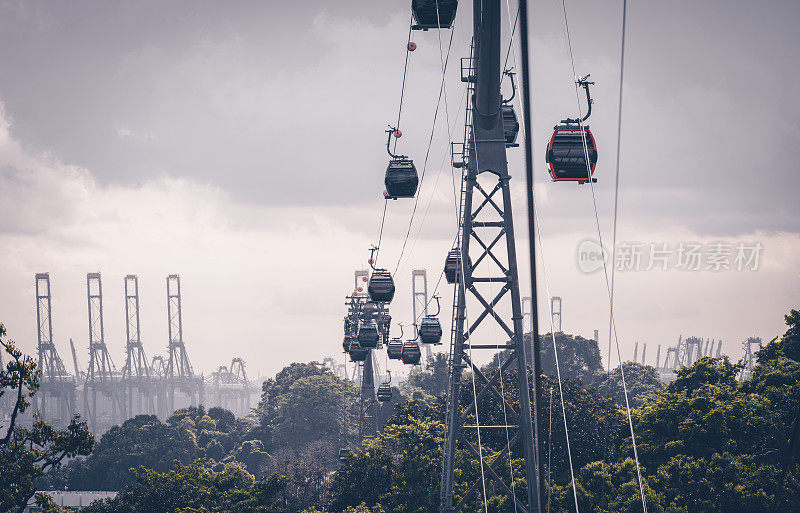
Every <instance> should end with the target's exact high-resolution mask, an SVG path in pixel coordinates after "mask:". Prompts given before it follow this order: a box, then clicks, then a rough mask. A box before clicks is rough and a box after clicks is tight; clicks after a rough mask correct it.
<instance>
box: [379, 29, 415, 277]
mask: <svg viewBox="0 0 800 513" xmlns="http://www.w3.org/2000/svg"><path fill="white" fill-rule="evenodd" d="M413 16H414V15H413V14H412V15H411V18H410V19H409V22H408V36H407V40H406V59H405V63H404V64H403V81H402V83H401V85H400V105H399V107H398V108H397V123H396V125H395V127H396V128H397V129H398V130H399V129H400V117H401V116H402V114H403V99H404V98H405V94H406V78H407V77H408V54H409V53H410V52H411V50H410V48H409V47H408V45H409V43H410V42H411V27H412V26H413V24H414V18H413ZM392 152H393V153H397V137H395V139H394V147H393V149H392ZM387 204H388V198H386V199H384V204H383V217H382V218H381V227H380V233H379V234H378V246H377V247H378V249H377V250H376V252H375V261H374V264H373V265H375V266H377V264H378V255H379V254H380V251H381V238H382V237H383V224H384V221H385V220H386V205H387Z"/></svg>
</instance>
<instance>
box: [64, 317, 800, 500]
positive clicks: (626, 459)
mask: <svg viewBox="0 0 800 513" xmlns="http://www.w3.org/2000/svg"><path fill="white" fill-rule="evenodd" d="M786 322H787V326H788V329H787V331H786V333H785V334H784V335H783V336H782V337H780V338H776V339H774V340H773V341H771V342H770V343H769V344H767V345H766V346H765V347H764V349H762V350H761V351H760V352H759V353H758V364H757V365H756V367H755V369H754V370H753V373H752V375H751V376H750V377H749V378H748V379H747V380H741V369H742V365H741V364H735V363H732V362H730V361H728V360H727V359H726V358H702V359H700V360H698V361H697V362H695V363H694V364H693V365H692V366H691V367H684V368H681V369H680V370H678V371H677V374H676V377H675V379H674V380H673V381H672V382H671V383H669V384H668V385H666V386H664V385H662V384H661V383H660V382H659V381H658V375H657V373H656V372H655V370H654V369H653V368H651V367H647V366H644V365H640V364H637V363H632V362H628V363H626V364H624V366H623V368H622V369H619V368H618V369H616V370H614V371H612V372H611V373H606V372H604V371H602V370H600V363H599V352H598V351H597V344H596V343H594V341H589V340H586V339H581V338H580V337H571V336H569V335H566V334H562V333H559V334H557V335H556V345H557V346H559V352H560V351H561V347H563V348H564V351H565V352H564V356H562V355H561V354H559V357H560V358H559V363H560V364H561V369H562V377H563V378H565V379H563V380H562V381H561V382H560V383H559V382H558V380H556V379H555V378H554V377H553V376H552V375H551V374H550V373H548V372H545V375H544V376H542V378H541V380H542V397H541V402H540V415H541V416H540V422H539V426H538V428H539V433H540V436H541V450H542V454H543V456H544V458H545V459H544V461H547V462H549V463H548V464H547V472H546V474H545V475H546V476H547V478H548V482H547V490H548V496H547V497H546V499H545V500H546V501H547V505H548V506H549V510H550V511H551V512H552V513H566V512H570V511H574V510H575V502H577V503H578V506H579V507H580V510H581V511H585V512H595V513H612V512H614V513H619V512H631V513H634V512H635V513H638V512H640V511H642V498H641V496H640V491H639V478H638V475H639V473H641V476H642V485H643V490H644V496H645V499H646V501H647V510H648V511H649V512H651V513H652V512H655V513H690V512H691V513H711V512H720V511H722V512H767V511H769V512H776V513H789V512H794V511H800V474H798V470H797V467H796V465H791V466H790V471H789V472H788V474H787V475H786V476H785V477H784V475H783V469H784V464H785V463H786V461H787V456H789V453H788V450H789V444H788V441H789V438H790V434H791V431H792V426H793V424H794V423H795V422H797V421H798V412H800V362H798V361H797V360H796V357H798V356H800V355H798V351H797V348H800V312H798V311H796V310H792V312H790V314H789V315H787V316H786ZM548 340H549V341H550V345H551V346H552V339H551V338H549V337H548ZM497 363H498V361H497V360H493V361H491V362H490V363H488V364H487V365H486V366H485V367H484V368H482V369H481V372H476V373H475V376H473V375H472V374H471V373H469V372H465V373H464V379H463V383H462V385H463V386H462V388H461V390H460V394H461V398H460V399H461V401H462V404H468V403H469V402H470V401H474V399H473V388H472V386H473V379H475V382H476V383H478V390H480V388H481V386H482V381H481V379H482V378H480V374H484V375H489V374H491V373H493V372H495V371H496V370H497ZM545 370H547V369H545ZM551 370H553V369H551ZM622 370H624V372H625V378H626V384H627V387H628V395H629V400H630V405H631V408H632V409H631V412H630V413H631V423H632V425H633V431H634V433H635V434H636V438H635V444H636V450H637V451H638V455H639V461H640V464H641V465H640V468H639V469H637V466H636V463H635V460H634V458H633V456H634V439H633V438H632V436H631V430H630V426H629V421H628V416H627V411H626V409H625V407H624V404H625V401H624V396H623V395H622V387H621V371H622ZM445 372H446V359H445V358H443V357H441V356H440V357H436V358H431V359H430V360H429V361H428V362H427V364H426V365H425V367H420V368H417V369H415V370H414V371H413V372H412V373H411V378H410V379H409V382H408V383H406V384H405V385H403V387H401V388H402V390H403V392H404V393H405V394H406V398H405V399H402V400H401V398H399V397H396V398H395V400H394V402H395V404H394V406H393V407H392V406H385V407H384V409H388V408H392V409H393V415H391V418H388V420H387V421H386V422H385V423H384V425H383V427H382V429H381V430H380V432H379V434H378V436H377V437H376V438H375V439H372V440H368V441H366V442H365V443H364V444H363V445H362V446H361V447H358V448H357V450H355V451H354V453H353V454H352V456H351V457H350V458H349V459H348V460H347V461H346V462H345V463H344V464H341V465H340V464H339V463H338V461H337V459H336V451H337V449H338V448H339V447H342V446H343V444H346V443H349V444H351V447H352V429H353V426H354V418H353V414H354V412H355V411H357V410H356V409H355V407H356V406H357V397H358V396H357V394H356V393H355V392H356V391H355V390H354V388H353V386H352V384H351V383H349V382H348V381H346V380H340V379H338V378H336V377H335V376H333V375H332V374H331V373H330V372H329V371H327V370H326V369H325V368H324V367H322V366H321V365H319V364H316V363H311V364H299V363H295V364H292V365H290V366H288V367H286V368H284V369H283V370H282V371H281V372H280V373H278V375H277V376H276V377H275V378H273V379H271V380H268V381H266V382H265V383H264V387H263V395H262V400H261V403H260V404H259V407H258V408H257V409H256V411H255V415H254V418H253V420H252V421H248V420H243V419H234V418H233V416H232V415H231V414H230V412H227V411H225V410H220V409H212V410H209V411H208V412H205V411H203V409H202V408H193V409H187V410H182V411H179V412H176V414H175V415H173V416H172V417H171V418H170V419H168V421H167V422H166V423H160V422H158V420H157V419H155V418H153V417H147V416H141V417H137V418H135V419H131V420H129V421H128V422H126V423H125V424H123V425H122V426H120V427H117V428H114V429H113V430H111V431H109V433H107V434H106V436H104V437H103V439H102V440H101V441H100V443H99V444H98V446H97V449H96V450H95V452H94V453H93V454H92V455H91V456H90V457H88V458H86V459H84V460H81V461H80V462H74V463H71V464H70V465H68V466H67V467H66V468H65V469H63V470H62V471H60V472H56V473H52V474H53V476H61V477H60V479H63V481H59V483H62V482H63V483H65V484H66V486H68V487H73V486H76V483H77V482H80V481H81V480H82V479H88V478H89V477H88V476H89V475H94V477H92V479H95V483H99V484H101V485H102V484H104V485H107V486H108V487H111V486H112V483H113V486H117V487H119V486H123V485H124V486H123V488H122V492H121V493H120V495H119V496H118V497H117V498H116V499H114V500H112V501H106V503H104V504H97V505H95V506H93V509H92V510H90V511H94V512H128V511H186V512H188V511H209V512H211V511H291V512H300V511H306V512H307V513H313V512H330V513H339V512H344V513H384V512H389V511H391V512H401V513H405V512H409V513H410V512H414V513H425V512H436V511H438V508H439V485H440V483H439V481H440V475H441V465H442V461H441V454H442V444H443V437H444V423H443V419H444V412H445V400H444V395H443V392H444V384H445V383H446V380H444V379H443V377H442V375H443V374H445ZM567 376H568V377H569V378H568V379H567ZM479 378H480V379H479ZM515 379H516V365H512V366H510V367H508V368H507V369H506V370H505V371H504V374H503V380H502V388H503V389H504V390H505V392H506V394H507V396H508V397H510V407H511V408H512V409H516V408H517V407H518V400H517V398H516V397H515V394H516V388H515V384H514V383H515ZM498 385H500V383H498ZM409 395H415V396H417V397H418V399H412V398H410V397H408V396H409ZM478 407H479V411H480V412H481V419H480V422H481V424H482V425H501V424H504V423H507V419H506V418H505V416H504V413H503V408H502V407H501V406H500V403H499V402H498V399H497V397H496V396H495V395H494V394H492V393H488V394H484V395H482V396H481V398H480V400H479V401H478ZM381 415H384V416H388V415H387V413H386V412H381ZM475 422H476V419H475V418H474V415H473V414H470V415H468V416H467V423H468V424H474V423H475ZM567 431H568V433H569V450H570V452H571V455H572V458H571V462H570V459H569V458H568V456H567V436H566V433H567ZM468 436H469V437H471V438H469V440H470V441H471V443H472V444H473V445H477V439H476V438H475V432H474V430H471V431H469V435H468ZM507 441H508V439H507V438H506V433H505V431H504V430H501V429H484V430H482V432H481V448H482V449H481V450H482V453H483V456H484V458H485V460H486V461H487V462H492V461H500V462H501V464H500V465H495V468H496V471H497V472H498V473H499V474H500V475H501V476H503V478H504V479H505V480H507V481H509V482H510V481H513V483H514V488H515V491H516V493H517V494H518V495H519V496H522V495H523V494H524V493H525V488H526V483H525V480H524V478H523V476H524V473H523V459H522V454H521V450H520V448H519V446H517V447H516V448H515V449H514V450H513V451H512V452H511V453H510V454H509V453H508V452H507V450H506V449H505V444H506V443H507ZM797 452H798V450H797V448H795V454H794V455H793V457H794V460H795V461H796V459H797V457H798V456H800V455H798V454H797ZM509 456H510V464H509ZM456 458H457V460H458V461H459V462H461V463H460V471H459V473H458V475H457V485H456V489H455V495H456V497H457V498H458V497H461V496H463V495H464V494H465V493H466V492H467V490H468V486H469V483H470V482H471V481H474V480H478V479H480V475H481V468H480V465H479V464H478V460H477V458H476V457H475V455H474V454H473V453H471V452H469V451H468V450H467V448H466V446H465V445H464V444H460V445H459V446H458V447H457V450H456ZM498 458H499V460H498ZM174 460H177V461H174ZM570 463H571V465H570ZM125 467H127V468H125ZM571 467H572V469H573V470H574V489H573V479H572V475H573V472H571ZM131 468H136V470H130V469H131ZM99 474H103V475H102V476H99ZM512 476H513V479H512ZM98 486H99V485H98ZM477 490H482V487H478V489H477ZM482 495H483V494H482V492H480V491H479V492H478V493H474V494H472V495H471V496H470V498H469V499H468V500H467V503H466V508H465V510H466V511H483V510H484V508H485V509H486V510H487V511H492V512H509V513H510V512H512V511H514V509H515V508H514V505H513V504H512V503H511V501H510V500H509V498H508V497H507V496H506V495H505V494H504V493H503V490H502V489H501V488H500V487H499V486H497V485H495V484H493V483H492V482H491V481H487V484H486V497H485V499H486V503H485V505H484V497H483V496H482ZM225 504H227V508H228V509H225V507H226V506H225ZM159 508H160V509H159ZM52 511H55V510H52Z"/></svg>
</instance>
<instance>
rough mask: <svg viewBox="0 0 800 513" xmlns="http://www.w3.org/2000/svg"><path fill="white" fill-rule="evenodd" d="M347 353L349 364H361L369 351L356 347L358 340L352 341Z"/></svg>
mask: <svg viewBox="0 0 800 513" xmlns="http://www.w3.org/2000/svg"><path fill="white" fill-rule="evenodd" d="M347 352H348V354H349V355H350V361H351V362H363V361H364V360H366V359H367V355H368V354H369V349H367V348H366V347H361V346H360V345H358V340H354V341H353V343H352V344H350V348H349V349H348V351H347Z"/></svg>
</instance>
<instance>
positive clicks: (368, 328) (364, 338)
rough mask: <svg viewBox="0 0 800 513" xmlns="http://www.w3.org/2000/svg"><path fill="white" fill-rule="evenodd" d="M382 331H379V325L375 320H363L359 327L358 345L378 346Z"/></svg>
mask: <svg viewBox="0 0 800 513" xmlns="http://www.w3.org/2000/svg"><path fill="white" fill-rule="evenodd" d="M379 339H380V333H379V332H378V325H377V324H376V323H375V322H374V321H366V322H362V323H361V325H360V326H359V327H358V335H357V336H356V340H358V345H359V346H361V347H364V348H367V349H375V348H376V347H378V340H379Z"/></svg>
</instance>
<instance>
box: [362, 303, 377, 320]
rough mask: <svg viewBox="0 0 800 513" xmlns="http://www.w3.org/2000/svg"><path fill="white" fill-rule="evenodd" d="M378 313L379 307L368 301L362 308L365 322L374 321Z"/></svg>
mask: <svg viewBox="0 0 800 513" xmlns="http://www.w3.org/2000/svg"><path fill="white" fill-rule="evenodd" d="M377 313H378V305H376V304H375V303H373V302H372V301H367V302H366V303H364V306H363V307H361V318H362V319H364V320H368V319H372V318H373V317H375V315H376V314H377Z"/></svg>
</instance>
